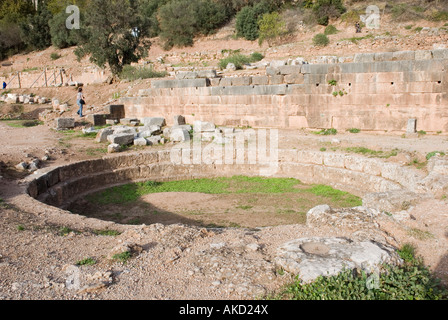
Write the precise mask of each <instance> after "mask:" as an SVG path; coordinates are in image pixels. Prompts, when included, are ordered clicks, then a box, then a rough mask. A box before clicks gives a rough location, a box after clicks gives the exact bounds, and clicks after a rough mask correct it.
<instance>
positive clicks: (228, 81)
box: [219, 78, 232, 87]
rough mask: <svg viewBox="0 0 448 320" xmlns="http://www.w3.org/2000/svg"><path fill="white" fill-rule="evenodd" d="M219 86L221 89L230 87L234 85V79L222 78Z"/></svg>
mask: <svg viewBox="0 0 448 320" xmlns="http://www.w3.org/2000/svg"><path fill="white" fill-rule="evenodd" d="M219 85H220V86H221V87H230V86H231V85H232V78H221V81H220V82H219Z"/></svg>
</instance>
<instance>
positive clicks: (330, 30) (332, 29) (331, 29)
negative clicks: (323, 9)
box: [324, 24, 339, 36]
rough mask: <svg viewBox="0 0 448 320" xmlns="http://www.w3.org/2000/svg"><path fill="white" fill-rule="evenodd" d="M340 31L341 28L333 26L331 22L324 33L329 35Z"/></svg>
mask: <svg viewBox="0 0 448 320" xmlns="http://www.w3.org/2000/svg"><path fill="white" fill-rule="evenodd" d="M338 32H339V30H338V29H336V27H335V26H333V25H331V24H330V25H328V26H327V27H326V28H325V31H324V34H325V35H327V36H329V35H332V34H336V33H338Z"/></svg>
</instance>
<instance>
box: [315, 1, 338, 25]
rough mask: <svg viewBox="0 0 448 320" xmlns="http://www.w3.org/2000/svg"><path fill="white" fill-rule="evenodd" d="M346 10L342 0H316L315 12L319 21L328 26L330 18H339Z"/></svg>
mask: <svg viewBox="0 0 448 320" xmlns="http://www.w3.org/2000/svg"><path fill="white" fill-rule="evenodd" d="M345 11H346V9H345V7H344V5H343V3H342V0H316V2H315V3H314V5H313V12H314V15H315V16H316V18H317V23H319V24H320V25H323V26H326V25H328V22H329V20H330V18H339V17H340V16H341V14H343V13H344V12H345Z"/></svg>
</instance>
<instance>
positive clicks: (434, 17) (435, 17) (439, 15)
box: [429, 10, 448, 21]
mask: <svg viewBox="0 0 448 320" xmlns="http://www.w3.org/2000/svg"><path fill="white" fill-rule="evenodd" d="M429 20H431V21H447V20H448V11H437V10H435V11H433V12H432V13H431V14H430V16H429Z"/></svg>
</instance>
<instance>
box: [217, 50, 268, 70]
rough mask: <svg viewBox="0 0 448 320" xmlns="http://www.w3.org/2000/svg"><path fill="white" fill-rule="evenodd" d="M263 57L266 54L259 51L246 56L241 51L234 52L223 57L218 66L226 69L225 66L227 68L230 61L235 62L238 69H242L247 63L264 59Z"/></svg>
mask: <svg viewBox="0 0 448 320" xmlns="http://www.w3.org/2000/svg"><path fill="white" fill-rule="evenodd" d="M263 58H264V56H263V55H262V54H261V53H259V52H254V53H252V54H251V55H250V56H246V55H244V54H241V53H239V52H234V53H232V54H231V55H229V56H228V57H226V58H224V59H221V60H220V61H219V63H218V67H219V68H220V69H221V70H224V69H225V68H227V65H228V64H229V63H233V64H234V65H235V67H236V69H237V70H241V69H243V67H244V65H245V64H250V63H254V62H257V61H260V60H262V59H263Z"/></svg>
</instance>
